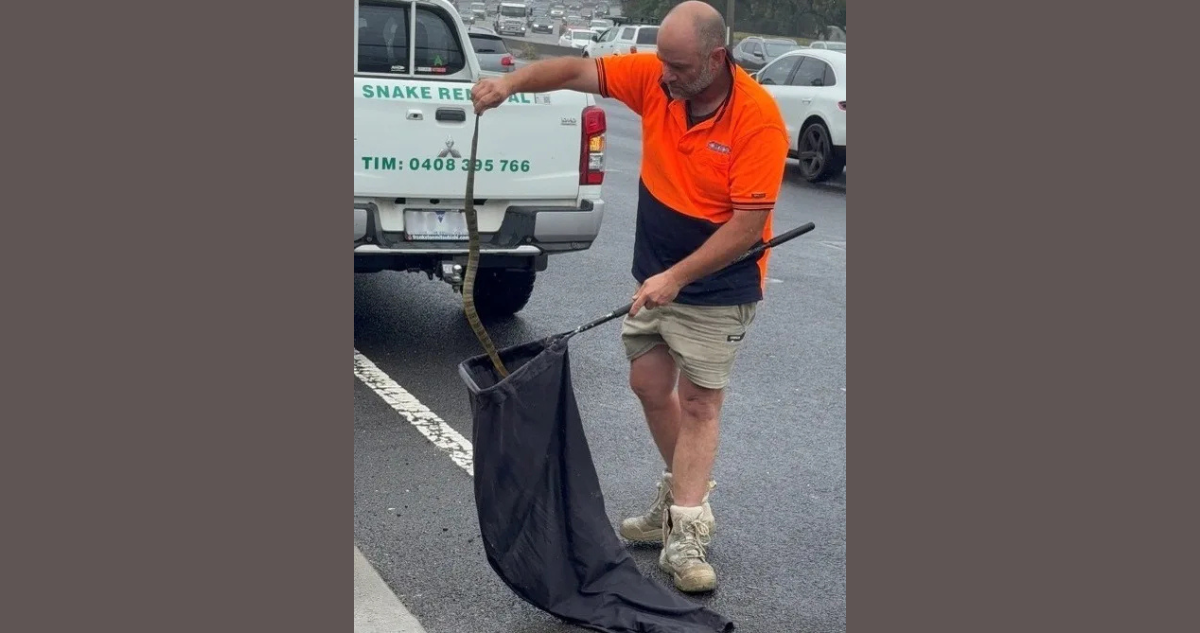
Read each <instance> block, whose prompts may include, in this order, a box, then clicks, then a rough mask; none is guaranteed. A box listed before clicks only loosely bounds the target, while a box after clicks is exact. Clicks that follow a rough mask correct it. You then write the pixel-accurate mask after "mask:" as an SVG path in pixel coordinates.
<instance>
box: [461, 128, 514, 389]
mask: <svg viewBox="0 0 1200 633" xmlns="http://www.w3.org/2000/svg"><path fill="white" fill-rule="evenodd" d="M480 116H481V115H478V114H477V115H475V131H474V133H473V134H472V135H471V159H470V162H469V163H468V164H467V194H466V203H465V204H464V205H463V213H464V215H466V216H467V239H468V247H467V274H466V276H465V277H463V289H462V295H463V312H465V313H466V316H467V323H470V324H471V329H472V330H474V331H475V338H478V339H479V343H480V345H483V349H484V350H485V351H486V352H487V355H488V358H490V359H491V360H492V366H493V367H495V368H496V373H498V374H500V378H502V379H503V378H507V377H508V370H507V369H505V367H504V363H503V362H502V361H501V360H500V354H499V353H498V352H497V351H496V345H495V344H494V343H492V337H490V336H488V333H487V329H486V328H484V327H483V322H482V321H480V320H479V313H478V312H476V311H475V273H476V271H477V270H478V268H479V216H478V214H477V213H476V212H475V157H476V156H477V155H478V151H479V118H480Z"/></svg>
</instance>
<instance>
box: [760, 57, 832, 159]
mask: <svg viewBox="0 0 1200 633" xmlns="http://www.w3.org/2000/svg"><path fill="white" fill-rule="evenodd" d="M755 78H756V79H757V80H758V83H760V84H762V86H763V87H764V88H766V89H767V92H770V93H771V95H772V96H773V97H775V101H776V102H777V103H778V104H779V109H780V111H781V112H782V113H783V120H784V123H785V124H787V130H788V137H789V141H788V153H789V154H790V155H791V156H793V157H795V158H797V159H799V160H800V173H801V174H802V175H803V176H804V178H805V180H808V181H809V182H821V181H823V180H828V179H829V178H831V177H833V176H836V175H839V174H841V173H842V169H844V168H845V167H846V54H845V53H842V52H839V51H832V50H823V49H814V48H801V49H797V50H794V51H789V52H787V53H784V54H783V55H781V56H779V57H778V58H776V59H775V60H774V61H772V62H771V63H769V64H767V65H766V66H764V67H763V69H762V70H760V71H758V72H757V73H755Z"/></svg>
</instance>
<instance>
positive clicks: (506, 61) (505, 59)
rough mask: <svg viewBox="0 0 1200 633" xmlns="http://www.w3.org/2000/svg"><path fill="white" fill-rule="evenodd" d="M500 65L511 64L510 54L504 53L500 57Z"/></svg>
mask: <svg viewBox="0 0 1200 633" xmlns="http://www.w3.org/2000/svg"><path fill="white" fill-rule="evenodd" d="M500 65H501V66H512V65H513V58H512V55H505V56H504V57H501V58H500Z"/></svg>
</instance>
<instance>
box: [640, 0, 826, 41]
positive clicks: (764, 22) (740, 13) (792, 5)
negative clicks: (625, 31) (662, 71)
mask: <svg viewBox="0 0 1200 633" xmlns="http://www.w3.org/2000/svg"><path fill="white" fill-rule="evenodd" d="M705 1H706V2H707V3H708V4H710V5H712V7H713V8H715V9H716V10H718V11H720V12H721V13H722V14H724V13H725V0H705ZM676 4H679V0H625V3H624V5H623V6H622V13H624V14H625V15H629V16H633V17H639V18H649V19H658V20H661V19H662V17H663V16H665V15H666V14H667V11H670V10H671V7H673V6H675V5H676ZM734 9H735V11H734V23H733V28H734V30H736V31H743V32H751V33H770V34H774V35H785V36H791V37H809V38H816V37H819V36H820V35H821V34H822V33H825V32H826V28H827V27H830V26H840V27H842V28H845V26H846V0H753V1H748V0H741V1H740V2H737V4H736V5H735V7H734Z"/></svg>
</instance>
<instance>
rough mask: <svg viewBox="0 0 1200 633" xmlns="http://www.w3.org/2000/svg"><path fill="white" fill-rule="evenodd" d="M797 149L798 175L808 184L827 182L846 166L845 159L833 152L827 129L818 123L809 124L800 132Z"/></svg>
mask: <svg viewBox="0 0 1200 633" xmlns="http://www.w3.org/2000/svg"><path fill="white" fill-rule="evenodd" d="M798 149H799V152H797V158H799V159H800V173H801V175H803V176H804V179H805V180H807V181H808V182H822V181H825V180H828V179H829V178H831V177H832V176H834V175H836V174H839V173H841V171H842V169H843V168H844V167H845V166H846V159H845V158H844V157H842V156H839V154H838V153H837V152H834V151H833V141H832V140H830V138H829V128H827V127H825V124H824V123H821V122H820V121H816V122H814V123H810V124H809V125H808V126H807V127H805V128H804V129H803V130H800V139H799V143H798Z"/></svg>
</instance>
